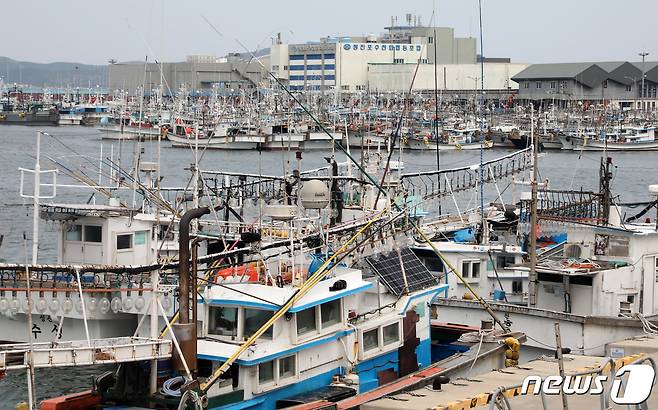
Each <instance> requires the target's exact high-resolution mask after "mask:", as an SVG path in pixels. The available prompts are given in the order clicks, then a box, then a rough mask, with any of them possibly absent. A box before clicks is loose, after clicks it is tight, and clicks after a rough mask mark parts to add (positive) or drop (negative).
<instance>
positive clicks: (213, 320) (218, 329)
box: [208, 306, 238, 337]
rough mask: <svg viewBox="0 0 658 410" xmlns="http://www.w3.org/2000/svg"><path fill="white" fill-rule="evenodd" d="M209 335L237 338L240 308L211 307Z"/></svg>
mask: <svg viewBox="0 0 658 410" xmlns="http://www.w3.org/2000/svg"><path fill="white" fill-rule="evenodd" d="M208 333H210V334H214V335H220V336H232V337H236V336H237V335H238V308H235V307H228V306H210V321H208Z"/></svg>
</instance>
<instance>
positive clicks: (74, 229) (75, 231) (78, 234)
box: [66, 225, 82, 242]
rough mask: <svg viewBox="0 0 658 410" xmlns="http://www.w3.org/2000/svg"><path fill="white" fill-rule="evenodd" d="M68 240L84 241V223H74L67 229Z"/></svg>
mask: <svg viewBox="0 0 658 410" xmlns="http://www.w3.org/2000/svg"><path fill="white" fill-rule="evenodd" d="M66 240H67V241H76V242H80V241H82V225H72V226H70V227H69V228H68V229H67V230H66Z"/></svg>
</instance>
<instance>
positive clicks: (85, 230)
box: [82, 224, 103, 243]
mask: <svg viewBox="0 0 658 410" xmlns="http://www.w3.org/2000/svg"><path fill="white" fill-rule="evenodd" d="M87 228H98V229H100V240H98V241H88V240H87ZM82 242H85V243H103V225H94V224H90V225H87V224H84V225H82Z"/></svg>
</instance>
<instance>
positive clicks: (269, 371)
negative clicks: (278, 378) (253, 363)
mask: <svg viewBox="0 0 658 410" xmlns="http://www.w3.org/2000/svg"><path fill="white" fill-rule="evenodd" d="M273 381H274V361H273V360H271V361H269V362H265V363H261V364H259V365H258V383H259V384H263V383H268V382H273Z"/></svg>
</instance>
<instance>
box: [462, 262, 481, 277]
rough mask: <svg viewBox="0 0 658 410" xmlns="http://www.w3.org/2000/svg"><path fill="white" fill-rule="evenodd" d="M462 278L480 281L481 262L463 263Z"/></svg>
mask: <svg viewBox="0 0 658 410" xmlns="http://www.w3.org/2000/svg"><path fill="white" fill-rule="evenodd" d="M462 276H463V277H464V279H479V278H480V261H479V260H470V261H462Z"/></svg>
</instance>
